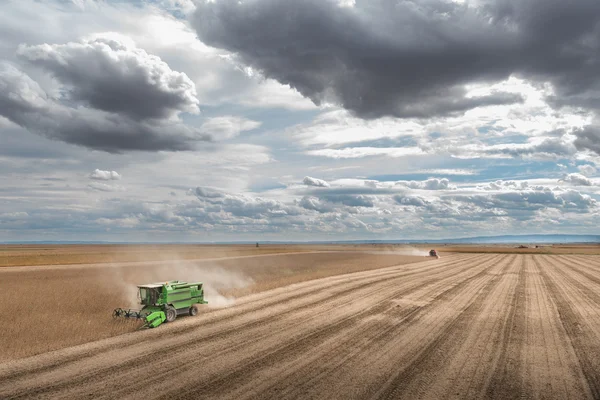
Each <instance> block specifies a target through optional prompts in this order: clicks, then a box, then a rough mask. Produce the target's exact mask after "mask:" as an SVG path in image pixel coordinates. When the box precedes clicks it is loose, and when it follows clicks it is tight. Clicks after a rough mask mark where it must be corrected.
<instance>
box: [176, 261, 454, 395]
mask: <svg viewBox="0 0 600 400" xmlns="http://www.w3.org/2000/svg"><path fill="white" fill-rule="evenodd" d="M461 268H464V267H461ZM441 271H442V272H443V273H444V275H455V274H452V270H449V271H445V270H441ZM431 280H432V281H434V282H435V281H436V280H437V279H431ZM407 283H408V284H409V286H406V287H404V288H398V289H397V290H396V291H395V293H393V294H391V295H392V296H393V295H395V294H398V293H410V292H413V291H415V290H417V289H419V288H422V287H423V286H424V285H425V286H426V285H430V284H431V282H425V283H424V282H422V281H420V280H419V281H417V282H407ZM392 286H394V285H392ZM392 286H389V287H388V289H385V287H378V288H376V289H374V292H377V293H378V295H379V294H381V295H383V296H384V298H387V297H389V296H390V290H391V287H392ZM373 300H375V299H370V300H369V301H370V302H371V303H373V304H374V305H373V308H372V309H368V310H366V311H368V312H367V313H365V310H364V308H365V307H366V304H361V303H364V301H362V300H360V299H359V303H358V304H359V305H360V306H361V308H359V309H357V310H355V311H354V312H350V313H349V314H347V315H346V317H344V318H342V319H341V320H339V321H338V320H336V319H335V318H330V320H329V321H328V324H327V323H326V324H324V326H318V327H317V331H315V332H314V333H315V334H316V335H312V334H309V335H308V336H306V337H303V336H301V337H293V336H290V335H282V336H283V338H282V340H281V341H280V342H281V343H280V344H277V345H275V346H271V347H268V348H265V346H264V345H261V344H260V343H259V346H261V347H260V348H259V350H257V351H256V352H254V353H250V355H249V357H248V359H249V360H250V361H249V362H250V363H251V364H253V365H254V364H256V362H258V361H261V362H262V364H264V358H265V357H262V358H261V359H258V360H257V359H256V357H255V355H254V354H256V353H260V354H263V355H265V354H266V355H267V356H268V357H269V358H270V359H274V358H277V359H278V362H281V360H282V359H283V358H287V359H289V358H293V357H294V356H295V355H296V354H297V353H298V352H299V351H300V352H301V351H302V350H301V349H302V348H303V347H302V346H304V348H306V347H312V346H313V343H320V342H322V341H324V340H328V338H331V337H335V336H336V335H340V334H343V331H344V330H345V329H348V328H349V327H350V326H352V325H353V324H354V323H355V322H356V321H357V320H359V319H360V317H364V316H365V315H372V314H378V313H379V312H381V310H382V309H385V307H387V306H386V305H385V304H382V301H383V300H375V301H373ZM367 304H368V303H367ZM380 306H381V307H383V308H377V307H380ZM344 311H345V312H346V313H348V311H352V310H344ZM299 324H303V322H302V321H301V322H299ZM321 325H323V323H322V321H321ZM303 328H304V329H305V330H307V328H309V326H306V327H303ZM268 339H269V340H271V342H278V341H275V340H272V338H268ZM290 341H291V342H292V346H290V345H289V343H288V342H290ZM199 360H201V361H202V362H206V361H207V360H206V357H200V359H199ZM237 361H240V362H239V364H241V365H244V367H242V368H241V371H240V368H239V366H238V365H237V364H238V362H237ZM220 370H226V371H227V372H226V373H222V372H220ZM220 370H219V371H216V373H215V374H208V375H207V376H203V377H202V380H201V382H198V384H197V386H199V385H201V386H202V389H198V388H192V389H186V388H185V387H182V388H178V389H175V388H173V392H174V393H173V394H170V395H168V396H167V397H172V396H177V395H178V394H179V395H182V396H183V397H185V393H190V395H192V394H194V393H197V392H202V393H203V394H204V395H206V396H208V397H209V398H210V393H212V392H211V391H212V390H213V389H214V388H220V387H222V386H227V384H222V383H223V382H226V381H231V380H235V381H236V383H237V384H238V386H239V385H241V384H242V381H243V380H244V379H247V378H248V364H247V363H245V362H244V360H243V357H242V355H239V354H238V355H237V357H236V358H235V359H232V360H230V365H226V366H223V367H221V368H220ZM252 370H258V368H256V367H255V368H251V371H252ZM189 371H190V372H189V373H190V375H191V377H193V375H194V371H193V369H189ZM213 376H214V379H213ZM178 377H184V378H185V377H186V371H179V373H178ZM234 377H235V378H234ZM175 386H178V385H177V384H176V385H175ZM215 390H216V392H218V394H219V397H222V396H223V395H224V392H223V391H222V390H221V389H215Z"/></svg>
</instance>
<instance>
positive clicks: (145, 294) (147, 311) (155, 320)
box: [113, 281, 208, 328]
mask: <svg viewBox="0 0 600 400" xmlns="http://www.w3.org/2000/svg"><path fill="white" fill-rule="evenodd" d="M138 289H139V292H138V298H139V299H140V303H141V305H142V306H143V307H142V309H141V310H129V309H127V310H126V309H123V308H116V309H115V310H114V311H113V317H115V318H118V317H123V318H136V319H143V320H144V325H142V327H141V328H156V327H157V326H159V325H160V324H162V323H163V322H165V321H166V322H173V321H175V318H177V316H178V315H182V314H189V315H191V316H194V315H196V314H198V307H197V306H196V305H197V304H207V303H208V302H207V301H204V289H203V287H202V282H193V283H187V282H181V281H168V282H165V283H150V284H147V285H139V286H138Z"/></svg>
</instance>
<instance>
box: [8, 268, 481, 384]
mask: <svg viewBox="0 0 600 400" xmlns="http://www.w3.org/2000/svg"><path fill="white" fill-rule="evenodd" d="M480 258H481V256H480V257H468V258H464V257H459V258H458V259H457V260H450V261H451V262H449V263H448V264H447V265H448V267H449V268H454V267H456V266H459V267H460V264H461V263H462V262H465V261H469V260H471V259H475V260H477V259H480ZM421 265H423V264H422V263H421ZM402 267H403V266H400V267H388V268H385V269H384V270H383V271H382V272H377V271H373V272H372V273H370V274H365V273H363V272H359V273H356V274H358V275H359V276H357V277H348V276H347V275H346V276H336V277H331V278H330V279H327V280H326V281H325V282H323V283H321V284H318V283H313V282H308V283H304V284H300V285H293V286H294V287H295V288H289V289H288V288H285V289H275V290H273V291H271V292H270V293H269V294H266V295H265V294H259V295H254V296H249V297H250V300H248V301H243V300H242V301H243V303H242V304H239V305H238V306H236V307H235V308H234V309H225V310H221V311H218V312H215V313H214V315H213V316H211V317H209V318H205V319H203V320H201V321H191V320H183V321H178V322H177V323H176V324H174V325H167V326H164V327H161V331H163V332H164V331H166V332H164V333H163V335H162V336H166V335H169V336H173V337H178V336H180V335H182V334H185V333H189V332H191V331H194V330H197V329H198V325H199V323H201V325H202V330H203V333H204V336H203V339H204V340H208V339H211V336H210V335H206V334H205V333H206V332H207V330H208V331H209V332H213V336H218V335H222V334H223V333H227V332H229V331H227V329H229V328H228V326H227V325H226V326H223V324H224V323H227V322H232V321H233V323H232V324H231V332H235V331H236V330H238V329H249V328H252V327H253V326H260V325H261V324H263V323H264V321H266V320H269V321H272V320H273V318H274V317H275V316H274V314H277V309H275V308H273V307H272V306H276V308H281V307H285V306H286V304H287V303H294V302H297V301H298V300H311V299H308V298H307V297H306V290H307V287H308V286H310V288H309V289H311V290H312V289H314V290H315V291H316V290H317V289H318V290H321V291H325V290H330V291H335V290H336V288H338V287H341V288H343V290H344V291H346V292H347V293H351V292H353V291H354V290H355V289H356V286H352V285H351V284H354V283H355V282H357V281H358V284H357V285H358V286H364V285H365V284H371V283H373V282H372V281H365V280H364V276H365V275H369V277H370V278H372V279H374V280H377V279H380V278H382V279H388V278H389V277H390V276H394V275H397V276H398V277H401V276H409V275H411V274H426V273H428V272H430V271H434V270H435V269H436V268H437V267H436V266H427V265H426V267H425V268H423V267H421V268H422V269H419V268H418V267H414V268H412V269H411V270H409V271H400V272H399V271H397V270H404V269H405V268H402ZM390 269H391V270H390ZM413 270H414V271H413ZM356 274H353V275H356ZM316 282H319V281H316ZM337 294H338V295H339V292H338V293H337ZM321 300H322V299H319V298H317V299H314V300H312V301H307V302H306V303H305V304H302V303H301V304H299V305H296V308H295V310H298V309H299V308H300V306H302V307H305V308H307V309H310V308H311V307H314V306H315V304H317V303H318V302H319V301H321ZM249 315H251V317H250V318H248V316H249ZM240 317H242V319H244V322H246V323H245V324H243V325H242V324H240V322H241V321H240ZM244 317H246V318H244ZM215 325H216V328H215ZM211 327H213V328H215V329H212V330H211V329H210V328H211ZM165 328H169V329H165ZM151 332H152V331H144V332H136V333H134V334H129V335H122V336H120V337H119V339H116V338H112V339H108V340H119V341H120V342H121V343H120V345H121V346H126V345H128V344H130V343H131V344H134V343H135V344H140V343H141V342H144V345H146V344H148V345H152V340H153V337H154V336H155V335H152V334H151ZM127 339H129V340H127ZM103 342H104V341H99V342H96V343H94V344H92V345H83V346H77V347H76V348H73V349H77V348H86V351H85V352H82V351H79V352H78V351H73V349H64V350H59V351H58V352H53V353H52V354H57V353H65V352H66V353H71V354H70V355H68V356H65V357H62V358H61V359H60V361H57V358H56V357H52V356H50V357H49V356H47V355H40V356H36V357H33V358H30V359H29V360H32V361H33V362H28V359H24V360H18V361H17V362H13V363H11V364H12V365H11V368H6V369H2V368H1V367H0V378H1V379H9V378H10V379H17V378H18V377H19V376H21V375H24V374H28V373H32V372H36V373H42V372H45V371H49V370H52V369H54V368H56V367H58V366H60V365H62V364H64V363H69V362H71V361H78V360H80V359H81V358H83V357H88V358H91V357H93V356H96V355H98V354H101V353H103V352H105V351H106V349H105V347H104V346H98V345H97V344H98V343H100V344H101V343H103ZM89 347H92V348H91V349H89V350H88V348H89ZM40 359H41V360H42V362H40ZM44 361H47V362H44Z"/></svg>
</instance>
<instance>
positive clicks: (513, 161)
mask: <svg viewBox="0 0 600 400" xmlns="http://www.w3.org/2000/svg"><path fill="white" fill-rule="evenodd" d="M599 109H600V2H599V1H598V0H573V1H569V2H567V1H564V0H354V1H353V0H211V1H192V0H152V1H151V0H131V1H126V0H119V1H117V0H105V1H94V0H38V1H30V0H25V1H23V0H18V1H17V0H4V1H2V2H0V241H30V240H82V241H126V242H134V241H180V242H211V241H239V240H249V241H261V240H283V241H286V240H290V241H306V240H355V239H365V240H410V239H442V238H458V237H471V236H488V235H504V234H536V233H537V234H546V233H562V234H596V233H598V229H597V227H598V225H599V223H600V203H599V201H600V174H598V170H599V169H600V117H599V112H598V110H599Z"/></svg>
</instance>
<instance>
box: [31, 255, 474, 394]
mask: <svg viewBox="0 0 600 400" xmlns="http://www.w3.org/2000/svg"><path fill="white" fill-rule="evenodd" d="M462 258H463V257H461V259H462ZM469 259H470V258H469ZM449 261H450V262H449V263H448V264H450V265H455V264H460V261H458V262H453V261H452V260H449ZM425 264H426V265H428V264H429V263H425ZM459 267H460V265H459ZM398 269H399V270H402V269H403V268H393V270H392V271H389V269H385V270H384V271H383V272H381V273H379V274H377V273H357V274H353V275H359V278H355V277H353V276H350V277H347V278H346V279H345V280H346V281H353V282H354V281H358V284H357V285H358V286H361V287H362V288H363V289H362V290H367V289H369V284H373V283H374V282H385V281H389V276H390V275H393V274H394V273H396V274H397V272H396V270H398ZM414 269H415V270H416V271H417V272H416V273H414V274H413V275H418V272H419V271H418V270H417V269H416V267H415V268H414ZM430 269H431V267H430ZM422 273H427V268H425V271H424V272H422ZM372 275H376V276H377V275H381V276H383V278H381V277H380V276H377V277H376V278H372ZM399 278H402V274H400V277H399ZM330 280H331V281H335V282H337V281H340V280H341V279H340V278H337V277H336V278H335V279H326V280H325V281H326V282H329V281H330ZM319 282H320V281H319ZM346 283H347V282H343V279H342V282H341V283H340V285H339V286H341V290H343V292H345V293H348V288H347V287H345V284H346ZM354 283H356V282H354ZM303 287H304V290H305V291H307V292H314V291H315V290H316V289H315V288H316V287H317V288H319V287H320V289H322V290H320V292H323V291H324V290H325V291H328V290H331V289H332V286H331V285H329V284H328V283H327V284H321V285H315V284H307V285H303ZM320 292H319V293H320ZM284 295H285V293H284ZM294 295H296V294H294ZM331 296H335V294H332V295H331ZM331 296H330V297H331ZM309 300H310V301H309V302H308V303H307V304H308V306H309V308H310V307H313V306H315V301H313V300H311V299H309ZM317 300H318V301H322V300H323V299H321V298H319V299H317ZM318 301H317V303H318ZM295 303H297V301H295ZM295 303H294V304H292V305H295ZM284 304H287V303H284ZM268 306H272V304H271V302H270V299H269V298H268V297H267V305H264V304H263V305H260V304H259V306H258V308H260V309H263V308H267V309H269V308H270V307H268ZM242 307H243V306H242ZM254 311H256V310H254ZM267 311H268V310H267ZM267 314H269V313H267ZM273 317H274V316H273V314H271V315H270V318H273ZM250 320H251V319H250ZM196 325H197V324H196ZM161 328H162V327H161ZM164 328H167V326H165V327H164ZM217 328H219V327H217ZM245 328H246V327H245V326H243V325H242V326H241V328H240V327H238V329H242V332H246V331H245ZM174 330H175V331H177V329H174ZM161 332H165V333H166V332H168V330H167V331H161ZM157 333H158V332H157ZM219 333H223V329H222V328H221V329H217V330H216V334H219ZM154 336H156V335H154ZM188 339H190V337H187V336H186V335H182V337H180V338H179V340H177V341H176V342H175V343H173V344H171V345H169V346H166V347H165V348H163V349H160V348H159V347H160V342H158V343H152V342H150V343H145V344H144V346H136V345H135V344H133V345H132V346H130V347H125V349H124V350H129V351H123V352H120V353H123V354H124V356H122V357H121V358H124V360H125V361H126V363H125V365H123V364H119V363H113V364H114V365H118V366H119V370H123V369H124V370H126V369H127V368H129V367H130V368H132V369H134V368H135V366H136V365H143V363H144V362H151V361H152V359H153V358H154V357H158V359H160V358H161V357H165V358H172V356H173V350H175V349H177V348H179V350H180V351H181V352H182V353H185V352H186V348H184V347H183V346H181V343H182V342H185V343H186V344H187V345H188V346H189V341H188ZM206 339H210V337H209V338H205V337H203V335H200V337H199V338H197V339H196V338H194V340H196V341H205V340H206ZM146 346H147V347H148V348H146ZM131 347H137V349H138V350H139V351H142V352H143V353H144V354H149V355H147V356H145V357H135V354H134V355H129V354H128V353H131V351H130V350H133V349H131ZM157 350H158V352H156V351H157ZM99 361H100V362H103V360H99ZM115 361H117V360H115ZM102 365H104V364H100V366H102ZM104 369H105V370H108V371H110V372H112V368H104ZM101 370H102V369H100V370H99V369H93V368H92V369H89V368H88V372H87V373H86V374H84V375H83V376H82V377H81V378H79V379H70V380H69V381H67V382H61V381H60V380H58V381H57V382H55V383H54V384H53V385H51V387H52V388H53V390H54V391H60V390H61V389H64V388H67V387H69V386H73V385H74V384H86V383H88V381H90V380H94V379H98V378H99V377H98V375H99V373H100V372H101ZM77 373H78V371H76V372H75V373H74V374H73V375H74V376H73V377H72V378H75V377H76V376H77ZM80 376H81V374H80ZM51 378H55V376H54V377H51ZM42 384H43V382H42ZM41 386H43V385H41ZM44 389H45V390H46V391H47V390H48V389H50V388H49V387H44ZM50 390H52V389H50ZM33 393H36V392H35V390H34V391H29V394H33ZM27 394H28V393H24V395H27Z"/></svg>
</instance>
